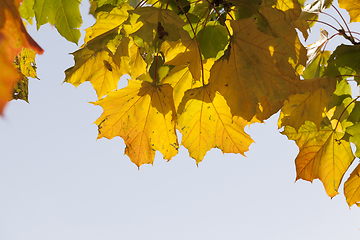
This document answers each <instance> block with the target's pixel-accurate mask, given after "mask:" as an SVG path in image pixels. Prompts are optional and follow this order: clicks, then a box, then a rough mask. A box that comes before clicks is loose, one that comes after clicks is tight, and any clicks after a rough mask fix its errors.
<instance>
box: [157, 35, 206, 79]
mask: <svg viewBox="0 0 360 240" xmlns="http://www.w3.org/2000/svg"><path fill="white" fill-rule="evenodd" d="M160 51H161V52H163V53H164V56H165V63H166V64H169V65H174V66H178V65H189V70H190V72H191V74H192V76H193V78H194V79H195V81H200V76H201V71H202V56H201V55H200V52H199V48H198V43H197V40H196V39H195V38H190V35H189V34H188V33H187V32H184V33H183V35H182V37H181V39H180V40H178V41H167V40H165V41H164V42H163V43H162V44H161V48H160Z"/></svg>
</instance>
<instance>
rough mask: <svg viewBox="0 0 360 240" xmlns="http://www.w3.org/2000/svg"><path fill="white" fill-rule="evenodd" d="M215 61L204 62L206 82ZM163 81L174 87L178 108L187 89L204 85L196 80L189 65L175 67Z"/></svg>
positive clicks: (176, 106) (175, 101)
mask: <svg viewBox="0 0 360 240" xmlns="http://www.w3.org/2000/svg"><path fill="white" fill-rule="evenodd" d="M214 61H215V59H207V60H205V61H204V62H203V67H204V81H205V84H207V83H208V80H209V77H210V69H211V67H212V66H213V64H214ZM163 83H169V84H170V85H171V86H172V87H173V89H174V92H173V96H174V103H175V108H176V109H177V108H178V106H179V104H180V102H181V100H182V99H183V97H184V94H185V92H186V91H187V90H189V89H193V88H197V87H201V86H202V83H201V82H199V81H195V80H194V78H193V77H192V74H191V72H190V69H189V67H188V66H187V65H181V66H176V67H174V68H173V69H172V70H171V71H170V72H169V74H168V75H167V77H166V78H164V80H163Z"/></svg>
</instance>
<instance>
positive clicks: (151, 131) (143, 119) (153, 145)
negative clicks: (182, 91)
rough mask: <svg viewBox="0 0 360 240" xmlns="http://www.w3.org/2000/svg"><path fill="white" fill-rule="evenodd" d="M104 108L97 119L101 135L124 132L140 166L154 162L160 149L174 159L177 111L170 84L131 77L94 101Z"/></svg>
mask: <svg viewBox="0 0 360 240" xmlns="http://www.w3.org/2000/svg"><path fill="white" fill-rule="evenodd" d="M94 104H95V105H100V106H101V107H102V108H103V111H104V112H103V114H102V115H101V117H100V118H99V119H98V120H96V122H95V123H96V124H97V125H98V128H99V136H98V138H102V137H105V138H108V139H111V138H113V137H115V136H120V137H122V138H123V139H124V141H125V144H126V149H125V153H126V155H128V156H129V157H130V159H131V161H133V162H134V163H135V164H136V165H137V166H141V165H142V164H146V163H151V164H152V163H153V160H154V156H155V152H156V150H158V151H160V152H161V153H162V154H163V157H164V159H167V160H170V159H171V158H172V157H173V156H175V155H176V154H177V151H178V150H177V149H178V142H177V137H176V132H175V118H176V113H175V111H174V110H175V109H174V104H173V101H172V87H171V86H170V85H169V84H164V85H154V84H153V83H150V82H145V81H138V80H129V83H128V86H127V87H125V88H123V89H120V90H117V91H114V92H111V93H109V95H108V96H106V97H105V98H103V99H101V100H99V101H97V102H96V103H94Z"/></svg>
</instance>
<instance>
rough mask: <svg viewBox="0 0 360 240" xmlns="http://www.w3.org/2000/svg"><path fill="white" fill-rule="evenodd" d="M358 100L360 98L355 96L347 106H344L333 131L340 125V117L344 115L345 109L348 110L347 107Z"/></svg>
mask: <svg viewBox="0 0 360 240" xmlns="http://www.w3.org/2000/svg"><path fill="white" fill-rule="evenodd" d="M358 98H360V96H357V97H356V98H354V99H353V100H352V101H351V102H350V103H349V104H348V105H346V107H345V108H344V110H343V111H342V113H341V114H340V116H339V119H338V121H337V123H336V125H335V129H334V130H336V129H337V127H338V125H339V123H340V120H341V117H342V116H343V114H344V113H345V111H346V109H348V107H349V106H350V105H351V104H353V103H354V102H356V100H357V99H358Z"/></svg>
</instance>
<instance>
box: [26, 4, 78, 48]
mask: <svg viewBox="0 0 360 240" xmlns="http://www.w3.org/2000/svg"><path fill="white" fill-rule="evenodd" d="M79 4H80V1H78V0H36V1H35V2H34V6H33V10H34V13H35V17H36V26H37V28H38V29H39V28H40V26H41V25H44V24H45V23H48V22H49V23H50V24H52V25H54V26H55V27H56V29H57V30H58V32H59V33H60V34H61V36H63V37H65V38H66V39H67V40H68V41H70V42H73V43H77V42H78V41H79V38H80V36H81V34H80V30H79V29H78V28H79V27H80V26H81V24H82V19H81V15H80V10H79Z"/></svg>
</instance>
